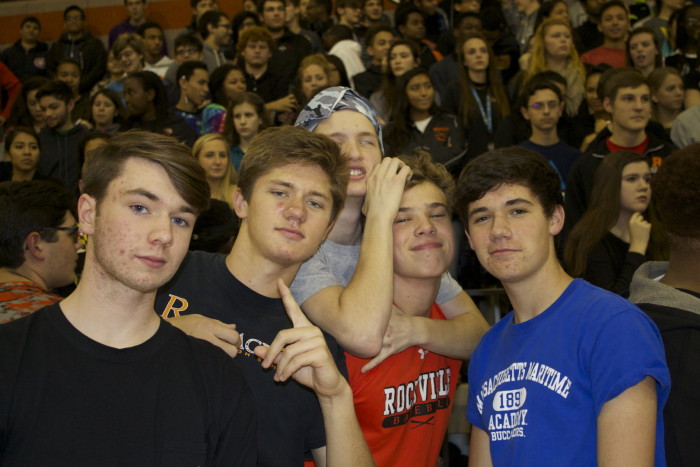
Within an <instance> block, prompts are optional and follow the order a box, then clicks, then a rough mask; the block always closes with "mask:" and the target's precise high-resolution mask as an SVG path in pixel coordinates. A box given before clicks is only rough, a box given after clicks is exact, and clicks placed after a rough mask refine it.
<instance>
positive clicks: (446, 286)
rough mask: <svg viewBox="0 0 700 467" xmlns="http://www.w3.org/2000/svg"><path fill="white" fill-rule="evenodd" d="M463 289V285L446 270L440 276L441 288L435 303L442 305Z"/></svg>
mask: <svg viewBox="0 0 700 467" xmlns="http://www.w3.org/2000/svg"><path fill="white" fill-rule="evenodd" d="M461 291H462V286H461V285H459V282H457V281H456V280H454V278H453V277H452V276H451V275H450V273H449V272H445V273H444V274H443V275H442V277H441V278H440V290H439V291H438V294H437V298H436V299H435V303H437V304H438V305H442V304H443V303H446V302H449V301H450V300H452V299H453V298H455V297H456V296H457V295H459V294H460V292H461Z"/></svg>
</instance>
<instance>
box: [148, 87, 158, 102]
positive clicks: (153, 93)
mask: <svg viewBox="0 0 700 467" xmlns="http://www.w3.org/2000/svg"><path fill="white" fill-rule="evenodd" d="M146 97H147V98H148V100H149V101H150V102H153V100H154V99H155V98H156V90H155V89H149V90H148V91H146Z"/></svg>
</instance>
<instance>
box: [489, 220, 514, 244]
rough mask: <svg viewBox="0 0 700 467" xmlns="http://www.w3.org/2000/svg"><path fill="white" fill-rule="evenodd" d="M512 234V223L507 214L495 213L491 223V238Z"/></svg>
mask: <svg viewBox="0 0 700 467" xmlns="http://www.w3.org/2000/svg"><path fill="white" fill-rule="evenodd" d="M509 236H510V223H509V222H508V219H507V218H506V216H505V215H502V214H494V217H493V222H492V223H491V232H490V237H491V240H499V239H501V238H508V237H509Z"/></svg>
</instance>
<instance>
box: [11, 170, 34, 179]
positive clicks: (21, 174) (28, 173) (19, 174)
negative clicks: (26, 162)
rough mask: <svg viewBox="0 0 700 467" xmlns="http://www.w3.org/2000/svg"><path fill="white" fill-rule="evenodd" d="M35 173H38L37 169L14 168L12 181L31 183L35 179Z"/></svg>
mask: <svg viewBox="0 0 700 467" xmlns="http://www.w3.org/2000/svg"><path fill="white" fill-rule="evenodd" d="M34 173H36V169H32V170H18V169H16V168H14V167H13V168H12V181H13V182H28V181H31V180H32V179H33V178H34Z"/></svg>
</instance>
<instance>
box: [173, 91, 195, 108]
mask: <svg viewBox="0 0 700 467" xmlns="http://www.w3.org/2000/svg"><path fill="white" fill-rule="evenodd" d="M175 107H176V108H177V109H178V110H182V111H183V112H189V113H195V112H196V111H197V106H196V105H195V103H194V102H192V101H190V100H189V99H187V97H186V96H185V95H184V94H183V93H182V92H181V93H180V100H179V101H177V105H176V106H175Z"/></svg>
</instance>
